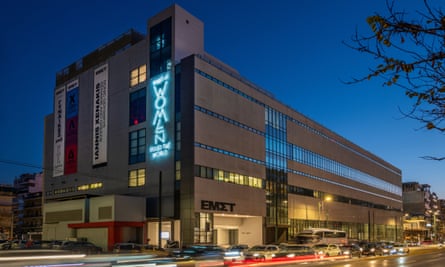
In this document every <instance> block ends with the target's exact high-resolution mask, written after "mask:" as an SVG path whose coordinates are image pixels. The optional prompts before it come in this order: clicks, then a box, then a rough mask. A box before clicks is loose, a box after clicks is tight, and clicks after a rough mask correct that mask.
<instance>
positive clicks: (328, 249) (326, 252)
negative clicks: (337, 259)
mask: <svg viewBox="0 0 445 267" xmlns="http://www.w3.org/2000/svg"><path fill="white" fill-rule="evenodd" d="M312 248H313V249H314V250H315V252H316V253H317V254H318V255H320V256H327V257H329V256H340V255H342V250H341V248H340V246H339V245H337V244H316V245H313V246H312Z"/></svg>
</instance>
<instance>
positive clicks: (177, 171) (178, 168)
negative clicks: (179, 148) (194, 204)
mask: <svg viewBox="0 0 445 267" xmlns="http://www.w3.org/2000/svg"><path fill="white" fill-rule="evenodd" d="M175 178H176V180H178V181H179V180H181V162H180V161H176V163H175Z"/></svg>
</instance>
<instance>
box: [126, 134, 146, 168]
mask: <svg viewBox="0 0 445 267" xmlns="http://www.w3.org/2000/svg"><path fill="white" fill-rule="evenodd" d="M129 144H130V145H129V146H130V148H129V149H130V152H129V153H128V154H129V159H128V163H129V164H135V163H139V162H144V161H145V145H146V136H145V129H140V130H137V131H133V132H131V133H130V134H129Z"/></svg>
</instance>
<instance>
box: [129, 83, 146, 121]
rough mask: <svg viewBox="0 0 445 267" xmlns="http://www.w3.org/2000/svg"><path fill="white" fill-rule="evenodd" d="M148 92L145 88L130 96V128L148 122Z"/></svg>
mask: <svg viewBox="0 0 445 267" xmlns="http://www.w3.org/2000/svg"><path fill="white" fill-rule="evenodd" d="M146 91H147V90H146V89H145V88H143V89H140V90H138V91H136V92H133V93H131V94H130V126H131V125H137V124H139V123H141V122H144V121H145V120H146V116H147V115H146V109H147V105H146V103H147V101H146V95H147V92H146Z"/></svg>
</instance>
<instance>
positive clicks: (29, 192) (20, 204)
mask: <svg viewBox="0 0 445 267" xmlns="http://www.w3.org/2000/svg"><path fill="white" fill-rule="evenodd" d="M42 186H43V173H25V174H22V175H20V176H19V177H17V178H15V179H14V185H13V187H14V191H15V196H14V208H13V210H14V228H13V229H14V238H16V239H23V240H27V239H33V240H34V239H37V240H40V239H41V238H42V222H43V216H42Z"/></svg>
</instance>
